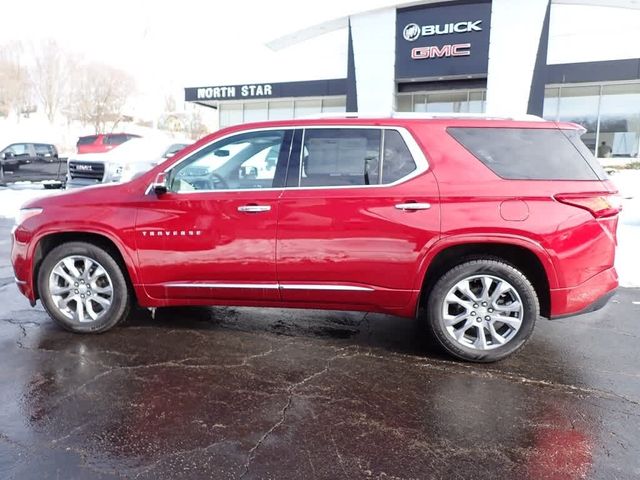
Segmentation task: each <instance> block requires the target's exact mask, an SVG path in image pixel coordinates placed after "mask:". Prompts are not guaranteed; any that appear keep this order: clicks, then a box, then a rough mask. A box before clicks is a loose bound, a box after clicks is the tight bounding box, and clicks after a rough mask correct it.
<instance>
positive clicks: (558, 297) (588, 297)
mask: <svg viewBox="0 0 640 480" xmlns="http://www.w3.org/2000/svg"><path fill="white" fill-rule="evenodd" d="M616 288H618V274H617V273H616V269H615V268H614V267H611V268H609V269H607V270H604V271H602V272H600V273H599V274H597V275H595V276H593V277H591V278H590V279H589V280H587V281H586V282H584V283H582V284H581V285H577V286H575V287H571V288H559V289H553V290H551V318H552V319H557V318H565V317H570V316H573V315H581V314H583V313H589V312H593V311H596V310H599V309H600V308H602V307H604V306H605V305H606V303H607V302H608V301H609V299H610V298H611V297H612V296H613V294H614V293H615V290H616Z"/></svg>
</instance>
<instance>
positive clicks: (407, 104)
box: [396, 90, 486, 113]
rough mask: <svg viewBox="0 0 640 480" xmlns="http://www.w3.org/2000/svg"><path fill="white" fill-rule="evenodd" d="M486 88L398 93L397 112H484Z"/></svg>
mask: <svg viewBox="0 0 640 480" xmlns="http://www.w3.org/2000/svg"><path fill="white" fill-rule="evenodd" d="M485 102H486V90H453V91H449V92H424V93H423V92H419V93H400V94H398V95H397V97H396V110H397V111H398V112H432V113H484V111H485Z"/></svg>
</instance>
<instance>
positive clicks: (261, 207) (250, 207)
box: [238, 205, 271, 213]
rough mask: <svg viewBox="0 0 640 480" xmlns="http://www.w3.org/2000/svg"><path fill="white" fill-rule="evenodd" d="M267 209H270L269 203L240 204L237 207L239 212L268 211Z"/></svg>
mask: <svg viewBox="0 0 640 480" xmlns="http://www.w3.org/2000/svg"><path fill="white" fill-rule="evenodd" d="M269 210H271V205H242V206H240V207H238V211H239V212H245V213H259V212H268V211H269Z"/></svg>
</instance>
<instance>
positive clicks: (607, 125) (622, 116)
mask: <svg viewBox="0 0 640 480" xmlns="http://www.w3.org/2000/svg"><path fill="white" fill-rule="evenodd" d="M639 106H640V83H638V82H636V83H621V84H602V85H586V86H585V85H567V86H565V85H561V86H557V87H547V89H546V90H545V100H544V118H546V119H547V120H553V121H562V122H573V123H577V124H579V125H582V126H583V127H584V128H585V129H586V130H587V131H586V133H585V134H584V135H583V136H582V141H583V142H584V143H585V144H586V145H587V146H588V147H589V149H590V150H591V152H592V153H593V154H594V155H596V156H597V157H598V158H600V159H601V160H605V161H611V160H608V159H619V160H623V159H625V158H638V156H639V153H638V152H639V150H640V108H639ZM614 161H615V160H614Z"/></svg>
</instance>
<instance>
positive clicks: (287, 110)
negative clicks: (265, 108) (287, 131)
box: [269, 100, 293, 120]
mask: <svg viewBox="0 0 640 480" xmlns="http://www.w3.org/2000/svg"><path fill="white" fill-rule="evenodd" d="M292 118H293V100H273V101H271V100H270V101H269V120H291V119H292Z"/></svg>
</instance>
